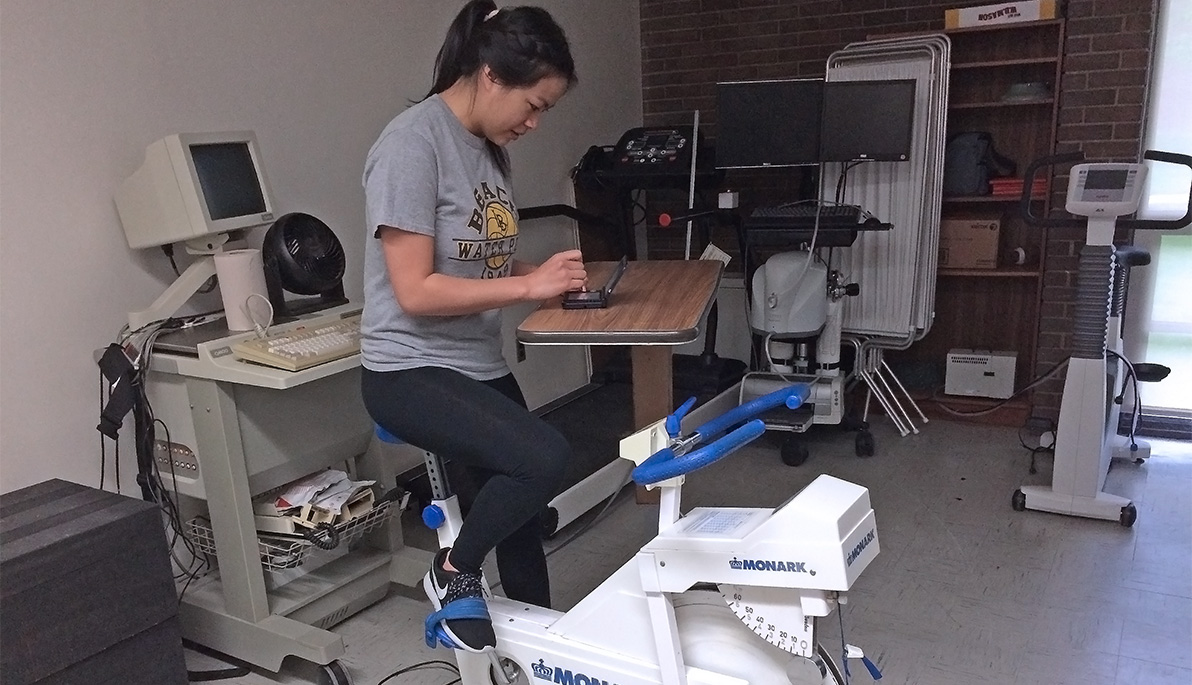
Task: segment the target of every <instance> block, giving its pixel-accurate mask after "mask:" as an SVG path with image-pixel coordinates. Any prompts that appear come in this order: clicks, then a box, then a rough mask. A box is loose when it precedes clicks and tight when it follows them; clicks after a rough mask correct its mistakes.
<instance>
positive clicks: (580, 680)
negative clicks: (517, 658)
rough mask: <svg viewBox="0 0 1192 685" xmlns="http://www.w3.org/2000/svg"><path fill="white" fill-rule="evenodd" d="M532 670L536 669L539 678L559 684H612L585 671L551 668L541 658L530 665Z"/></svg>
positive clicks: (614, 684)
mask: <svg viewBox="0 0 1192 685" xmlns="http://www.w3.org/2000/svg"><path fill="white" fill-rule="evenodd" d="M530 670H532V671H534V677H535V678H538V679H539V680H545V681H547V682H553V683H558V684H559V685H610V683H609V682H608V681H607V680H601V679H599V678H593V677H592V676H589V675H584V674H583V673H572V672H571V671H568V670H566V669H563V668H558V667H555V668H551V667H550V666H547V665H546V662H545V661H544V660H542V659H539V660H538V663H536V664H533V665H532V666H530ZM611 685H616V683H612V684H611Z"/></svg>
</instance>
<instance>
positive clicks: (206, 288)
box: [161, 244, 219, 295]
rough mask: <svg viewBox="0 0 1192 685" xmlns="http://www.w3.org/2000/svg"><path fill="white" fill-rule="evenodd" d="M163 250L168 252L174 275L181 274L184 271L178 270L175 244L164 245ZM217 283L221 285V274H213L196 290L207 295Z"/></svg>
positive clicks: (167, 255)
mask: <svg viewBox="0 0 1192 685" xmlns="http://www.w3.org/2000/svg"><path fill="white" fill-rule="evenodd" d="M161 251H162V252H164V253H166V257H168V258H169V260H170V268H172V269H173V270H174V275H175V276H181V275H182V272H181V271H179V270H178V262H175V261H174V246H173V245H172V244H167V245H162V246H161ZM217 285H219V276H212V277H211V278H208V279H207V280H206V281H205V282H204V283H203V286H202V287H201V288H199V289H198V290H196V291H195V292H196V293H198V294H200V295H206V294H207V293H209V292H211V291H212V290H215V286H217Z"/></svg>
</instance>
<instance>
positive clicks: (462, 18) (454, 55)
mask: <svg viewBox="0 0 1192 685" xmlns="http://www.w3.org/2000/svg"><path fill="white" fill-rule="evenodd" d="M496 10H497V4H496V3H495V2H493V0H470V2H468V3H467V4H466V5H464V7H463V9H461V10H460V11H459V14H457V15H455V20H454V21H452V22H451V26H449V27H448V28H447V37H446V38H445V39H444V40H443V45H442V47H440V48H439V54H438V56H436V57H435V74H434V83H433V84H432V85H431V88H430V92H429V93H427V94H426V96H427V97H430V96H431V95H435V94H438V93H442V92H443V91H445V90H447V89H448V88H450V87H451V85H452V84H454V83H455V82H456V81H458V80H459V79H460V77H461V76H467V75H469V74H472V73H474V72H475V71H476V69H478V68H479V67H480V61H479V55H478V54H477V45H476V41H474V40H473V37H474V36H475V35H476V31H477V30H478V29H479V27H480V25H481V24H483V23H484V18H485V17H487V16H488V15H489V13H491V12H495V11H496Z"/></svg>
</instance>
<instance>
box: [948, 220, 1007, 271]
mask: <svg viewBox="0 0 1192 685" xmlns="http://www.w3.org/2000/svg"><path fill="white" fill-rule="evenodd" d="M1001 225H1002V224H1001V221H999V220H997V219H941V220H940V242H939V247H940V264H939V265H940V268H944V269H996V268H997V253H998V234H999V233H1001Z"/></svg>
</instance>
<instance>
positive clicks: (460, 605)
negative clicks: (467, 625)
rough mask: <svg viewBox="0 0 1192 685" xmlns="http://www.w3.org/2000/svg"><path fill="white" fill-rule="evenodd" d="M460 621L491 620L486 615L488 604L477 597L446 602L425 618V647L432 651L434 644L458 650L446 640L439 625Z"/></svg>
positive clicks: (487, 614)
mask: <svg viewBox="0 0 1192 685" xmlns="http://www.w3.org/2000/svg"><path fill="white" fill-rule="evenodd" d="M460 619H480V620H485V621H491V620H492V618H491V617H490V616H489V613H488V604H487V603H486V602H485V601H484V600H483V599H481V598H479V597H461V598H459V599H457V600H455V601H454V602H448V603H447V604H445V605H444V606H443V608H442V609H439V610H438V611H435V612H432V613H431V614H430V615H429V616H427V617H426V624H425V628H426V636H425V637H426V646H427V647H430V648H432V649H433V648H434V647H435V645H436V643H442V645H443V646H444V647H447V648H449V649H459V647H458V646H456V645H455V644H454V643H452V642H451V640H450V639H446V638H447V636H446V634H445V632H444V631H443V630H442V629H441V628H440V624H441V623H442V622H443V621H455V620H460Z"/></svg>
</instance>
